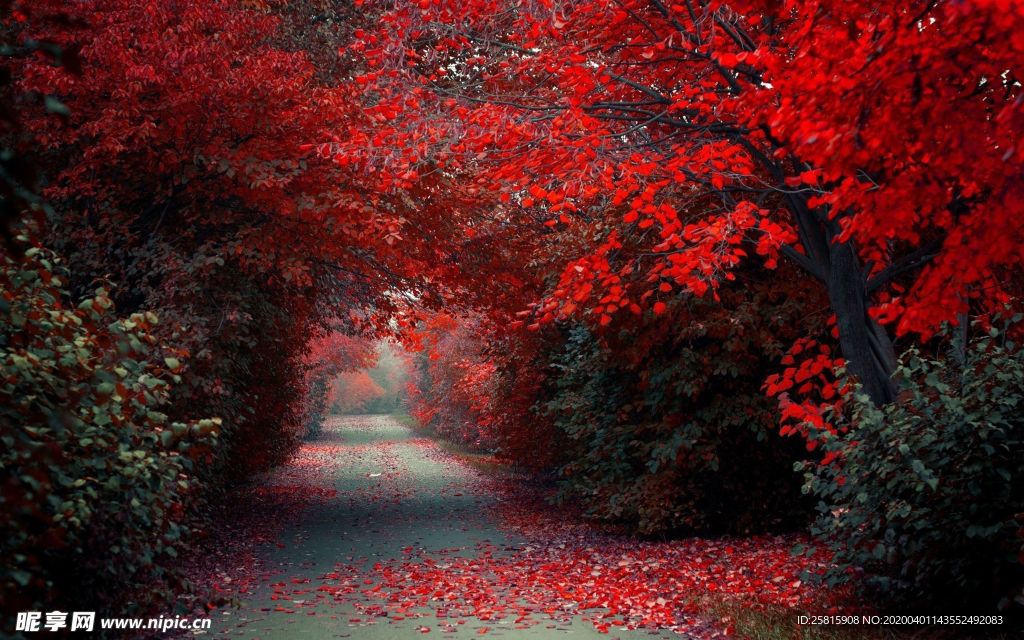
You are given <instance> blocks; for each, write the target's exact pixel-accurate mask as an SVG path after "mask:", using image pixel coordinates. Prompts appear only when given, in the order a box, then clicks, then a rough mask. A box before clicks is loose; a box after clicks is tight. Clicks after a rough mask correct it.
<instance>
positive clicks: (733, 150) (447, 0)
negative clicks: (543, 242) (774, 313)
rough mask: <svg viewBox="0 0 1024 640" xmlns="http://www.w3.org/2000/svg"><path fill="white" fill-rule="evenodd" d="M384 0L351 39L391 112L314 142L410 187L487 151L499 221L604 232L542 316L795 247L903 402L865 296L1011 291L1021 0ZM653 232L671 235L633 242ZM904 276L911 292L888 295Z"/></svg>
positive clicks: (876, 376) (851, 358)
mask: <svg viewBox="0 0 1024 640" xmlns="http://www.w3.org/2000/svg"><path fill="white" fill-rule="evenodd" d="M380 8H381V10H382V11H383V17H382V19H381V22H380V25H379V28H378V29H377V30H376V31H375V32H374V33H373V35H370V36H368V37H367V38H366V39H364V40H363V41H362V42H361V43H358V44H356V45H353V47H352V48H351V49H352V50H355V51H358V52H361V53H362V54H363V55H364V57H365V60H366V61H367V64H368V65H369V69H370V71H369V72H368V73H366V74H365V75H361V76H360V77H358V78H357V81H358V82H359V83H360V86H362V87H363V88H364V91H365V92H366V95H367V96H371V95H372V96H373V102H372V104H371V105H370V106H369V107H368V109H369V111H370V112H371V113H373V114H375V115H376V116H377V117H378V122H379V125H378V126H377V127H375V128H374V130H373V143H374V144H373V145H372V147H371V149H372V150H370V151H368V150H367V149H368V146H367V144H366V138H365V137H363V138H358V137H353V138H352V139H351V142H349V141H343V142H341V143H335V144H329V145H324V146H323V147H322V148H321V152H322V153H324V154H333V155H335V156H336V157H341V158H344V161H345V162H346V163H352V162H358V163H359V164H360V165H361V166H367V167H374V168H375V169H377V170H379V171H381V172H385V173H387V174H389V175H390V182H391V183H392V184H394V185H407V184H409V183H415V181H416V179H417V175H419V174H421V173H422V172H423V169H424V168H425V167H427V166H443V167H446V168H452V169H453V170H456V171H464V170H466V168H467V167H472V168H473V170H474V172H475V173H474V175H475V176H476V180H475V184H476V185H478V186H479V189H480V191H481V193H490V194H493V195H494V196H496V197H497V198H498V199H499V200H500V202H502V203H503V205H501V210H502V213H501V215H502V216H506V217H508V218H509V219H512V220H516V221H521V222H522V223H523V224H525V225H528V226H531V225H532V226H534V227H535V228H536V229H545V228H550V229H551V230H552V231H557V232H559V233H560V235H563V236H564V235H565V234H566V233H568V232H569V231H570V230H572V229H575V231H576V233H577V234H578V236H579V237H587V238H590V239H591V241H590V242H584V243H582V246H579V247H577V248H576V251H575V255H571V256H568V257H567V259H565V260H564V261H563V264H566V263H567V264H566V266H565V268H564V270H563V271H562V275H561V277H560V279H559V281H558V283H557V284H553V285H552V286H550V287H549V288H548V289H547V291H546V293H547V295H546V296H545V297H544V298H543V300H542V302H541V303H540V304H539V305H537V306H536V307H535V308H534V314H533V315H534V317H535V318H536V321H537V322H548V321H552V320H555V319H557V318H564V317H568V316H572V315H574V314H576V313H579V312H580V310H581V309H587V310H589V311H590V312H591V313H593V314H595V315H596V316H598V317H599V318H600V323H601V324H607V323H608V322H610V318H611V316H612V315H613V314H615V313H621V311H622V310H623V309H629V310H631V311H632V312H633V313H639V312H640V311H642V310H643V309H644V308H645V307H646V306H647V305H653V307H654V309H655V312H660V311H661V310H662V309H664V307H663V305H662V304H661V303H662V299H663V298H665V297H666V296H668V295H672V294H673V292H677V291H680V290H682V291H689V292H692V293H694V294H695V295H699V296H700V295H705V294H706V293H710V294H712V295H713V294H714V291H715V289H716V288H717V287H718V286H719V285H720V283H721V282H722V281H723V280H727V279H732V278H733V277H735V276H734V274H733V271H734V269H735V267H736V265H737V264H739V263H740V262H741V261H742V260H743V259H744V258H746V257H747V256H748V253H756V254H758V255H760V256H761V258H760V259H761V260H763V261H764V264H765V265H767V266H768V267H773V266H774V265H775V264H776V262H777V260H778V258H779V255H780V254H785V255H786V256H787V257H788V259H791V260H793V261H795V262H796V263H797V264H799V265H800V266H801V267H803V268H804V269H805V270H807V271H808V272H809V273H811V274H812V275H814V276H815V277H817V278H819V279H821V280H822V281H823V283H824V284H825V286H826V288H827V290H828V292H829V296H830V300H831V304H832V307H833V310H834V312H835V313H836V315H837V318H838V325H839V333H840V341H841V342H842V343H843V351H844V355H845V357H846V360H847V366H848V368H849V370H850V372H851V373H852V374H853V375H854V376H856V377H858V378H859V379H860V381H861V382H862V384H864V385H865V390H866V392H867V393H868V394H869V395H870V396H871V397H872V399H874V400H876V401H888V400H891V396H892V389H891V385H890V384H889V382H888V379H887V378H888V375H889V374H891V372H892V371H893V370H894V368H895V357H894V354H893V352H892V347H891V342H890V340H889V337H888V336H886V333H885V331H883V330H882V329H880V328H878V326H877V324H876V323H875V321H874V320H873V317H878V316H880V317H882V318H883V319H884V320H886V321H891V320H897V319H898V320H899V325H898V331H899V332H900V333H904V332H907V331H920V332H924V333H928V332H930V331H931V330H932V329H933V328H934V327H935V326H936V325H937V324H938V323H939V322H941V321H944V320H950V319H953V318H954V316H955V314H956V313H957V312H960V311H966V310H967V307H968V305H969V304H970V302H971V301H972V300H977V306H979V307H984V308H991V306H992V305H993V304H1000V303H1002V302H1005V301H1006V300H1007V297H1006V293H1005V291H1004V285H1003V283H1002V280H1003V279H1004V278H1005V276H1006V275H1007V273H1008V272H1009V271H1011V270H1015V269H1017V268H1018V267H1019V266H1020V261H1021V255H1022V253H1021V252H1020V250H1019V246H1020V244H1021V240H1022V239H1024V237H1022V231H1021V229H1022V227H1021V225H1020V224H1019V223H1018V219H1019V217H1020V214H1021V211H1020V206H1021V205H1020V202H1021V201H1022V197H1021V196H1022V195H1024V194H1022V193H1021V189H1022V186H1021V185H1022V183H1021V181H1020V180H1019V179H1018V176H1019V175H1020V173H1021V160H1020V157H1021V155H1020V153H1019V152H1017V150H1016V146H1015V145H1016V141H1018V140H1020V138H1021V134H1022V133H1024V131H1022V126H1024V125H1022V124H1021V123H1022V122H1024V117H1022V115H1024V114H1022V110H1024V103H1022V102H1021V99H1020V85H1019V84H1018V83H1017V81H1016V79H1017V78H1019V77H1020V76H1021V68H1020V65H1021V62H1020V60H1021V55H1020V54H1021V47H1022V46H1024V42H1022V41H1021V39H1020V38H1019V37H1018V36H1016V35H1015V34H1016V33H1018V32H1019V30H1020V27H1021V26H1022V24H1024V15H1022V14H1021V12H1020V10H1019V9H1012V10H1006V9H1005V8H1004V7H1003V5H999V4H997V3H991V2H987V1H984V0H982V1H977V2H965V3H928V2H925V1H924V0H921V1H915V2H910V3H905V2H886V3H883V5H879V4H878V3H866V2H845V3H842V4H841V5H835V4H827V5H824V4H822V3H819V2H813V1H809V2H798V1H795V0H790V1H789V2H785V3H781V2H758V1H751V2H741V3H739V4H737V5H735V6H728V7H727V6H724V5H720V4H718V3H711V4H704V5H701V6H700V7H691V6H690V5H682V4H666V3H663V2H661V0H631V1H628V2H624V3H622V2H612V1H611V0H589V1H587V2H582V3H575V4H573V5H572V7H571V8H568V7H558V6H554V5H552V4H551V3H549V2H537V3H531V4H526V5H523V4H521V3H518V2H504V1H501V0H427V1H425V2H421V3H419V4H410V3H395V4H390V3H381V5H380ZM979 43H984V45H983V46H980V45H979ZM387 182H388V180H387V179H385V183H387ZM638 236H639V237H646V238H649V239H651V240H652V241H653V242H652V243H651V244H652V245H653V246H652V247H651V248H650V249H648V248H647V247H646V246H644V250H643V251H640V252H637V251H630V250H629V249H628V247H629V245H630V242H629V239H630V238H633V237H638ZM914 272H916V274H917V275H914V276H911V275H909V274H911V273H914ZM894 278H899V279H901V280H903V281H905V284H909V288H908V289H906V288H904V287H903V286H899V287H896V286H893V287H892V288H891V289H889V290H883V289H885V287H886V286H887V285H889V283H891V282H892V281H893V279H894ZM901 293H902V295H901ZM879 303H880V304H881V307H880V308H879V309H873V307H874V306H875V305H876V304H879Z"/></svg>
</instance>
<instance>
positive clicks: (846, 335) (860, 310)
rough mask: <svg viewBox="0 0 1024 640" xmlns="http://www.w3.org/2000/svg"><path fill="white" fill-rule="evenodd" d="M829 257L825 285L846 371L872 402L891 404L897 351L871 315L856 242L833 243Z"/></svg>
mask: <svg viewBox="0 0 1024 640" xmlns="http://www.w3.org/2000/svg"><path fill="white" fill-rule="evenodd" d="M829 258H830V260H829V262H830V264H829V270H828V280H827V282H826V287H827V289H828V298H829V302H831V304H832V310H833V311H834V312H835V314H836V323H837V324H838V326H839V345H840V348H841V349H842V352H843V359H844V360H846V370H847V372H848V373H849V374H851V376H852V377H853V378H855V379H856V380H857V382H859V383H860V384H861V386H862V388H863V391H864V393H866V394H867V396H868V397H869V398H871V401H872V402H873V403H875V404H876V405H882V404H888V403H890V402H892V401H893V400H894V399H895V397H896V394H895V389H894V387H893V384H892V374H893V372H895V371H896V352H895V351H894V350H893V347H892V341H891V340H889V336H888V334H886V332H885V330H884V329H883V328H882V327H881V326H880V325H879V324H878V322H877V321H876V320H875V319H874V318H872V317H871V316H870V314H869V309H870V308H871V301H870V299H869V298H868V295H867V291H866V290H865V286H864V276H863V275H862V274H861V270H860V264H859V261H858V259H857V252H856V250H855V248H854V246H853V242H851V241H847V242H832V243H831V244H830V246H829Z"/></svg>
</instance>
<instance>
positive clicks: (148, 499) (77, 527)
mask: <svg viewBox="0 0 1024 640" xmlns="http://www.w3.org/2000/svg"><path fill="white" fill-rule="evenodd" d="M67 281H68V277H67V274H66V271H65V270H64V269H63V267H62V266H61V265H60V264H59V261H58V260H57V258H56V257H55V256H54V255H53V254H51V253H49V252H47V251H44V250H41V249H38V248H34V249H30V250H29V251H28V252H27V254H26V257H25V258H24V259H22V260H17V261H16V260H14V259H12V258H10V257H6V256H2V255H0V442H2V446H0V602H2V603H3V608H4V620H5V623H4V627H5V628H4V629H2V631H6V632H10V631H11V629H9V628H6V627H7V625H8V624H10V623H11V621H12V620H13V616H14V614H15V613H16V612H17V611H25V610H53V609H57V608H60V607H61V606H62V605H64V604H65V603H67V602H68V598H74V600H75V601H74V604H75V605H77V606H79V607H80V608H81V607H82V606H84V605H87V604H92V605H95V606H97V608H98V609H100V610H103V611H104V612H105V613H106V614H107V615H113V614H115V613H116V611H113V610H111V608H110V607H111V606H113V605H115V604H118V603H122V604H123V603H124V597H125V596H127V597H128V598H138V597H142V600H141V601H140V600H136V601H135V602H134V603H133V604H130V605H124V607H123V610H124V612H126V613H130V612H135V611H139V610H140V609H142V608H144V607H145V606H146V603H147V599H155V598H160V597H161V594H162V593H163V594H164V595H166V592H167V591H168V590H170V589H172V588H174V587H175V586H176V585H175V584H174V583H175V580H176V579H175V577H174V576H172V575H170V574H169V573H168V571H167V570H166V569H165V568H164V567H166V566H168V565H169V564H170V559H171V558H172V557H173V556H176V555H177V547H178V545H179V544H180V540H181V537H182V536H183V535H184V534H185V530H184V527H183V526H182V522H183V520H184V513H185V510H186V509H185V507H184V505H183V502H186V501H188V500H189V499H190V496H191V494H192V492H194V490H195V487H194V480H193V478H192V472H193V464H194V461H195V460H196V459H197V458H198V457H200V456H203V457H205V456H206V455H207V453H208V452H209V451H210V450H211V448H212V447H213V446H214V445H215V443H216V441H217V433H218V431H219V424H220V423H219V420H199V421H196V422H193V423H190V424H184V423H178V422H175V423H172V422H169V421H168V420H167V418H166V416H165V415H164V414H163V413H161V412H160V407H161V406H162V405H163V404H164V403H165V402H166V401H167V398H168V394H169V388H170V384H171V383H173V382H177V376H176V375H174V373H173V371H174V370H175V369H177V368H178V367H179V366H180V363H179V362H178V361H177V360H176V359H175V358H174V357H173V356H172V355H169V354H161V355H160V356H158V355H157V354H156V351H157V349H156V345H155V342H156V341H155V339H154V338H153V337H152V336H151V335H150V334H149V331H150V329H151V328H152V326H153V325H154V324H155V323H156V322H157V318H156V316H154V315H153V314H151V313H146V314H135V315H132V316H131V317H129V318H117V317H116V316H115V315H114V310H113V303H112V302H111V300H110V298H109V297H108V293H107V291H106V290H105V289H102V288H100V289H97V290H96V293H95V295H94V296H93V297H91V298H88V299H85V300H83V301H82V302H81V303H80V304H78V305H77V306H76V308H71V307H70V305H69V303H68V297H67V295H66V293H65V292H64V291H63V290H62V287H63V286H64V285H65V284H66V283H67ZM164 356H166V357H164ZM115 592H116V595H115Z"/></svg>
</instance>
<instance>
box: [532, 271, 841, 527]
mask: <svg viewBox="0 0 1024 640" xmlns="http://www.w3.org/2000/svg"><path fill="white" fill-rule="evenodd" d="M797 280H798V279H796V280H794V282H797ZM797 284H799V282H797ZM777 288H778V287H776V286H775V285H774V284H772V283H767V282H759V283H758V282H755V283H754V284H753V285H752V286H751V289H750V290H749V291H740V290H738V289H737V288H731V287H726V288H724V289H723V290H722V292H721V301H720V302H719V301H714V300H710V299H705V298H697V297H695V296H681V297H680V298H678V299H677V300H675V301H674V302H673V304H672V305H671V306H669V307H668V308H667V309H666V310H665V311H664V313H663V314H661V315H656V314H648V316H647V318H646V322H645V323H644V325H642V326H639V327H632V328H629V329H622V330H619V331H617V332H613V333H605V334H604V335H603V336H601V335H595V334H594V332H592V331H591V330H590V329H588V328H586V327H585V326H582V325H579V326H577V327H575V328H574V329H572V330H571V331H569V332H568V336H567V340H566V341H565V343H564V347H563V349H562V351H561V353H560V354H557V355H556V356H555V357H554V368H555V369H556V370H557V372H558V373H557V374H556V375H554V376H552V379H551V380H550V382H549V384H550V385H551V386H552V387H553V393H554V395H553V397H552V399H551V400H550V401H548V402H547V403H546V404H545V405H544V406H545V410H546V414H547V416H548V417H549V418H550V419H551V420H553V421H554V423H555V425H556V426H557V427H558V428H559V429H560V430H561V431H562V432H564V434H565V435H566V436H567V439H568V440H569V441H570V442H571V443H572V447H571V449H570V451H569V452H568V455H567V457H566V459H565V460H566V462H567V464H565V466H564V467H563V469H562V470H561V474H560V475H561V477H562V479H563V482H562V494H563V495H564V496H570V495H571V496H575V497H578V498H579V499H580V500H582V502H583V503H584V505H585V507H586V508H587V512H588V513H589V515H591V516H592V517H596V518H604V519H609V520H622V521H626V522H629V523H632V524H635V525H636V527H637V528H638V530H639V531H640V532H643V533H653V532H657V531H665V530H704V531H729V532H744V531H747V530H749V529H764V528H780V527H786V526H792V525H794V524H796V523H803V522H805V521H806V518H807V517H808V515H809V514H810V513H812V511H813V509H812V508H811V505H810V504H809V503H807V502H806V501H805V500H804V499H803V497H802V496H801V493H800V477H799V475H798V474H795V473H793V472H792V471H791V469H792V465H793V463H794V462H795V461H796V460H799V459H800V448H799V446H798V445H796V443H795V442H787V441H786V440H785V439H784V438H782V437H780V436H779V435H778V430H777V422H778V412H777V409H776V405H775V403H774V402H773V401H771V400H770V399H769V398H768V397H766V396H765V394H764V393H763V392H762V391H761V385H762V382H763V380H764V379H765V376H766V375H767V374H768V372H770V371H772V370H774V368H775V367H777V366H778V362H779V361H780V360H781V359H782V357H783V354H784V351H785V349H786V347H787V346H788V345H789V344H790V343H791V342H792V341H793V340H794V339H796V337H797V335H798V333H797V332H798V331H800V332H804V334H805V335H806V334H807V333H812V332H814V331H821V330H822V328H823V325H824V322H823V321H821V320H820V319H819V320H818V321H815V319H814V318H812V319H811V320H810V321H804V320H803V319H804V317H805V316H807V311H808V308H809V306H810V305H811V304H813V302H814V299H815V298H814V296H813V295H809V296H806V297H805V298H804V302H799V303H798V302H794V300H793V299H786V298H784V297H783V296H781V295H780V294H779V293H778V291H777V290H776V289H777ZM811 308H813V307H811Z"/></svg>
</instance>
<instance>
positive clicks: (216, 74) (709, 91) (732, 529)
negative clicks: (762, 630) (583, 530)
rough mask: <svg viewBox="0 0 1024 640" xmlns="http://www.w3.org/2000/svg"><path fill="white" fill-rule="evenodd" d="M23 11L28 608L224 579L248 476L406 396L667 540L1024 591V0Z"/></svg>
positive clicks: (1016, 616)
mask: <svg viewBox="0 0 1024 640" xmlns="http://www.w3.org/2000/svg"><path fill="white" fill-rule="evenodd" d="M0 17H2V21H3V22H2V24H3V34H2V39H3V48H2V73H0V91H2V94H3V102H2V105H3V108H2V110H0V125H2V130H3V134H2V142H0V198H2V203H0V234H2V236H3V237H2V238H0V441H2V443H3V446H2V447H0V528H2V531H0V545H2V547H0V603H2V611H3V613H2V625H0V633H3V634H13V633H17V632H18V631H20V629H19V630H18V631H16V630H15V620H16V618H17V616H18V615H19V613H22V612H25V611H55V610H59V611H69V610H96V611H103V612H107V613H108V614H109V615H144V614H145V615H148V614H153V613H154V612H164V613H166V612H169V611H175V612H176V613H178V614H181V615H185V614H187V613H189V612H191V611H193V610H195V609H203V607H204V605H206V608H207V610H210V609H213V608H215V605H214V604H208V603H209V602H212V601H211V600H209V598H208V597H207V596H206V595H204V594H203V593H201V590H200V589H199V588H198V587H197V585H196V584H195V583H194V581H193V580H192V578H190V577H189V575H188V573H187V571H186V570H185V569H184V568H183V560H184V559H189V558H195V557H197V556H196V554H197V553H199V551H197V550H199V549H202V548H204V547H203V545H204V544H207V543H206V542H204V540H205V539H206V537H207V533H206V532H208V531H209V530H212V529H216V528H217V525H216V523H217V522H218V520H217V518H218V517H221V516H217V515H216V514H217V513H219V512H218V509H219V508H220V505H223V504H224V503H225V502H230V501H232V500H233V498H231V496H233V495H235V494H234V493H233V492H235V491H237V490H238V488H239V487H247V486H250V485H251V484H252V483H254V482H258V481H260V480H259V479H260V478H265V477H267V474H272V473H274V470H275V469H280V468H282V465H288V464H292V463H293V461H294V460H295V459H296V458H295V456H297V455H299V452H300V451H302V450H303V447H308V446H309V443H310V442H314V443H315V442H318V440H317V438H322V437H324V432H323V425H324V424H327V423H326V422H325V420H329V418H328V416H329V415H330V414H332V413H345V414H360V415H367V414H398V413H402V412H404V411H407V412H408V413H409V414H410V415H411V416H412V418H413V419H414V420H413V422H414V424H413V430H414V432H415V433H416V434H420V435H422V436H423V437H428V438H430V439H436V440H440V441H443V442H444V443H447V444H446V445H445V446H449V445H450V446H451V447H454V448H457V449H458V450H459V451H463V452H466V453H465V455H470V456H473V455H478V456H486V458H487V460H493V461H494V462H495V464H498V465H500V466H502V468H507V469H509V470H511V473H513V474H514V475H515V477H516V478H520V482H525V483H527V484H529V485H531V486H532V487H533V489H534V490H536V491H538V492H540V493H541V494H543V497H544V502H545V504H548V505H550V504H554V505H565V508H570V509H572V510H574V511H573V512H574V513H578V514H579V518H580V519H581V520H583V521H586V522H590V523H593V524H594V526H599V527H600V526H608V527H614V528H615V530H616V531H620V532H624V533H623V534H622V535H625V536H628V537H630V539H635V540H639V541H651V540H654V541H671V540H706V541H711V542H709V543H708V544H716V543H715V542H714V541H716V540H738V541H740V542H737V543H736V545H737V548H739V546H740V544H743V545H746V544H750V545H753V546H754V547H756V546H757V544H759V543H758V542H757V541H758V540H767V539H769V538H771V536H776V535H778V536H794V537H793V538H792V540H793V541H794V542H793V544H789V543H787V544H786V545H785V546H786V549H785V551H786V553H787V554H789V555H790V556H791V557H792V558H794V562H801V563H803V564H802V566H803V567H804V570H803V573H802V574H801V577H800V581H799V582H798V585H799V583H806V584H809V585H814V588H815V589H818V590H820V592H821V593H823V594H826V595H824V596H822V597H824V598H831V599H832V600H836V599H838V600H841V601H842V603H843V604H842V606H848V607H850V608H851V610H857V611H861V610H868V609H870V610H876V611H881V612H897V613H918V612H920V613H922V614H933V613H936V612H941V613H949V612H951V611H952V612H953V613H957V614H959V613H965V614H966V613H971V614H975V613H977V614H983V615H1001V616H1006V619H1007V620H1017V621H1018V622H1019V621H1020V620H1021V619H1022V616H1021V614H1022V612H1024V441H1022V438H1024V408H1022V405H1024V351H1022V350H1021V347H1020V341H1021V339H1022V337H1024V336H1022V334H1024V324H1022V322H1021V321H1022V318H1024V315H1022V313H1024V288H1022V285H1024V280H1022V279H1021V276H1022V274H1024V270H1022V269H1024V264H1022V261H1024V250H1022V244H1024V156H1022V153H1021V150H1019V149H1017V148H1016V147H1017V145H1022V146H1024V91H1022V86H1021V80H1020V78H1022V77H1024V66H1022V65H1024V3H1022V2H1019V1H1017V0H956V1H954V0H906V1H902V2H896V1H893V0H847V1H844V2H841V3H840V2H823V1H821V0H731V1H724V0H574V1H572V2H567V1H564V0H148V1H147V2H137V1H134V0H106V1H104V2H100V1H99V0H31V1H30V0H0ZM328 435H329V434H328ZM290 461H292V462H290ZM360 473H362V472H360ZM367 477H369V474H367ZM457 495H460V496H461V495H462V494H461V493H459V494H457ZM543 508H547V507H543V506H541V505H538V506H537V509H543ZM771 539H775V538H771ZM786 539H787V540H789V538H786ZM645 544H646V543H645ZM702 544H703V543H702ZM723 544H724V543H723ZM730 544H732V543H730ZM280 546H282V547H283V546H284V545H283V544H282V545H280ZM732 548H733V547H732V546H730V547H729V549H730V553H731V549H732ZM744 548H745V547H744ZM737 557H739V556H737ZM743 557H746V556H743ZM739 562H740V561H739V560H737V563H739ZM537 570H538V571H540V569H539V568H538V569H537ZM752 570H754V569H752ZM723 584H724V582H723ZM787 584H788V581H787ZM702 588H703V587H702ZM215 604H216V603H215ZM222 604H223V603H220V604H216V606H221V605H222ZM823 611H824V609H813V608H812V609H810V610H808V609H806V608H805V609H802V610H801V612H802V613H811V614H814V613H822V612H823ZM392 615H393V614H392ZM623 615H626V614H623ZM794 615H795V614H794ZM399 619H401V618H399ZM598 628H599V629H600V626H599V627H598ZM485 629H486V628H485ZM428 630H429V629H428ZM731 630H732V627H729V628H728V630H727V633H726V635H728V633H731ZM374 637H377V636H374ZM381 637H383V636H381ZM791 637H797V636H796V635H793V636H791Z"/></svg>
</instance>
